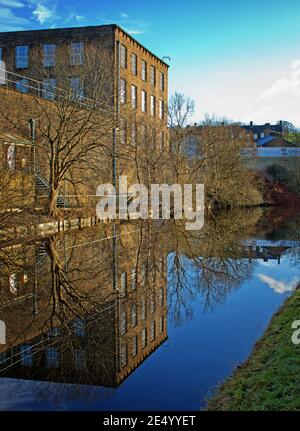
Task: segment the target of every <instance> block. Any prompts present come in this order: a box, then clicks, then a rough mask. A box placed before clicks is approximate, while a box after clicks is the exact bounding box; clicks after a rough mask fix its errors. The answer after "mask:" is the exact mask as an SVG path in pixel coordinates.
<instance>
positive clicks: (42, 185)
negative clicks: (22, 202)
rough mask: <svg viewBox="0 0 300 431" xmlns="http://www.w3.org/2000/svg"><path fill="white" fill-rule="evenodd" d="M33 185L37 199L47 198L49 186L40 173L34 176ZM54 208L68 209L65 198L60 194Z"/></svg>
mask: <svg viewBox="0 0 300 431" xmlns="http://www.w3.org/2000/svg"><path fill="white" fill-rule="evenodd" d="M35 185H36V192H37V197H45V196H49V193H50V184H49V182H48V181H47V180H46V179H45V178H44V177H43V176H42V175H41V174H40V173H37V174H36V175H35ZM56 206H57V208H70V203H69V201H68V200H67V199H66V197H65V196H63V195H61V194H60V195H58V196H57V202H56Z"/></svg>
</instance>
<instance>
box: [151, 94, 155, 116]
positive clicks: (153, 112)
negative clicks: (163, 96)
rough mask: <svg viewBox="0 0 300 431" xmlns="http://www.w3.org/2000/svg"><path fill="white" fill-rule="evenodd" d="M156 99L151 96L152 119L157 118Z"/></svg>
mask: <svg viewBox="0 0 300 431" xmlns="http://www.w3.org/2000/svg"><path fill="white" fill-rule="evenodd" d="M155 108H156V98H155V96H153V95H151V96H150V114H151V115H152V117H155V114H156V109H155Z"/></svg>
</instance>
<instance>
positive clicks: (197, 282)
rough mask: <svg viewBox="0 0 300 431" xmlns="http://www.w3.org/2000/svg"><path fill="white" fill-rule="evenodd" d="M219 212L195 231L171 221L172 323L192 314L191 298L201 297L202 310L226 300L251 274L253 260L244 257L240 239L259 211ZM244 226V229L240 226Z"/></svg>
mask: <svg viewBox="0 0 300 431" xmlns="http://www.w3.org/2000/svg"><path fill="white" fill-rule="evenodd" d="M251 214H252V219H250V220H249V213H248V212H246V213H245V212H241V211H239V212H232V213H226V214H224V213H223V214H219V216H218V217H214V218H213V219H211V220H209V221H208V222H207V223H206V226H205V228H204V230H203V231H202V232H201V233H199V232H197V233H192V232H186V231H185V230H184V229H182V226H181V225H180V224H173V229H174V232H173V233H172V235H170V236H171V237H173V238H176V241H175V242H174V244H173V248H172V254H171V256H170V258H169V269H168V279H169V284H168V305H169V314H170V316H171V317H172V319H173V320H174V322H175V323H176V324H182V323H183V322H184V321H185V320H186V319H190V318H192V315H193V313H192V304H191V303H192V301H193V300H194V299H195V298H196V297H199V295H200V297H201V298H202V301H203V303H204V309H205V310H209V309H210V310H213V309H214V307H215V306H216V305H217V304H219V303H222V302H224V301H225V300H226V297H227V296H228V294H229V293H230V292H231V291H232V289H235V288H238V287H239V286H240V285H241V284H242V282H243V281H245V280H246V279H248V278H249V277H250V276H251V273H252V271H253V268H254V263H253V261H252V262H249V261H247V260H246V259H245V256H244V254H243V250H242V247H241V239H242V238H243V236H244V235H245V233H246V231H247V228H248V229H249V228H251V225H252V224H253V223H255V222H256V221H257V219H258V218H259V216H260V214H259V213H257V214H256V213H254V214H253V213H251ZM241 227H244V230H241Z"/></svg>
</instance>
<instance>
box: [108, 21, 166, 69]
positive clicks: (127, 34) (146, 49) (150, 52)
mask: <svg viewBox="0 0 300 431" xmlns="http://www.w3.org/2000/svg"><path fill="white" fill-rule="evenodd" d="M112 27H114V28H115V29H117V30H120V31H121V32H122V33H124V34H125V35H126V36H127V37H129V38H130V39H131V40H132V41H133V42H135V43H137V44H138V45H140V47H142V48H143V49H144V50H145V51H147V52H149V54H151V55H152V56H153V57H154V58H156V60H158V61H160V62H161V63H162V64H163V65H164V66H166V67H167V68H169V67H170V66H169V64H167V63H166V62H165V61H163V60H162V59H161V58H159V57H158V56H157V55H156V54H154V53H153V52H152V51H150V49H148V48H146V47H145V46H144V45H143V44H142V43H141V42H139V41H138V40H137V39H136V38H134V37H133V36H131V34H129V33H128V32H127V31H126V30H124V29H123V28H122V27H120V26H119V25H118V24H112Z"/></svg>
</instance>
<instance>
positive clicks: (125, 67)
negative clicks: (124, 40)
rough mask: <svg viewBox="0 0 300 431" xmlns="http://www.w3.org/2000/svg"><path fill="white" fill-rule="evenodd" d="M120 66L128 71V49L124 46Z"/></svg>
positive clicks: (121, 49) (121, 51) (121, 48)
mask: <svg viewBox="0 0 300 431" xmlns="http://www.w3.org/2000/svg"><path fill="white" fill-rule="evenodd" d="M120 64H121V67H123V69H127V48H126V46H124V45H121V46H120Z"/></svg>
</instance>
